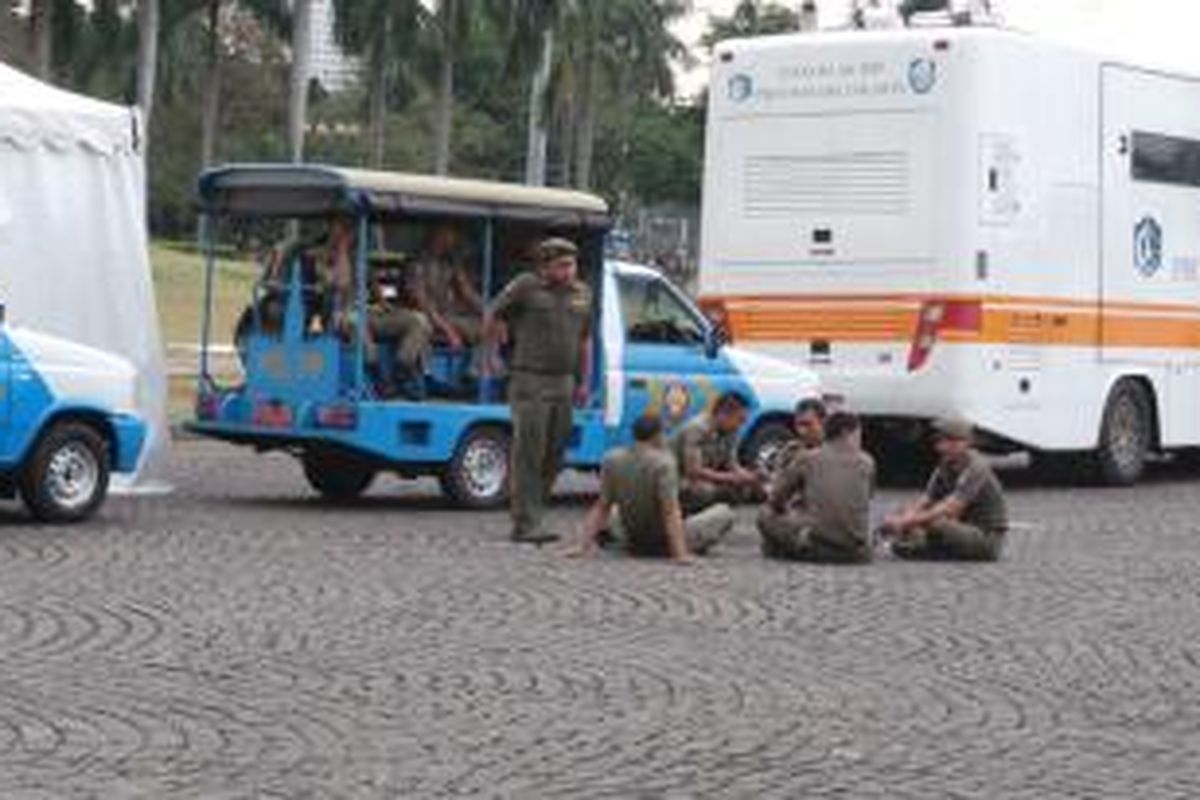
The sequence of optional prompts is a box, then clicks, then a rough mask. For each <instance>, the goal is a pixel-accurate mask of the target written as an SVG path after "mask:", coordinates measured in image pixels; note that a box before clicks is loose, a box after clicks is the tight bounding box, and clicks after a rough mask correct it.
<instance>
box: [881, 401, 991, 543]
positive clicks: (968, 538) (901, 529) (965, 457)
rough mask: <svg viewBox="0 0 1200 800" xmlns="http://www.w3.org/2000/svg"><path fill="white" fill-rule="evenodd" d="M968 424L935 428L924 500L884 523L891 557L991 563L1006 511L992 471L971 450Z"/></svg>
mask: <svg viewBox="0 0 1200 800" xmlns="http://www.w3.org/2000/svg"><path fill="white" fill-rule="evenodd" d="M972 433H973V432H972V428H971V424H970V423H969V422H967V421H966V420H961V419H943V420H938V421H937V422H936V423H935V424H934V448H935V449H936V450H937V454H938V466H937V469H936V470H935V471H934V473H933V477H931V478H930V480H929V486H928V487H927V488H926V489H925V494H924V496H922V497H921V499H920V500H918V501H917V502H915V503H913V504H912V505H910V506H908V507H907V508H906V509H904V510H903V511H901V512H900V513H899V514H894V515H892V516H890V517H888V518H887V520H885V522H884V524H883V528H882V530H881V533H882V534H883V535H884V536H885V537H888V538H891V539H892V540H893V541H892V552H893V553H894V554H895V555H896V556H898V557H900V558H909V559H961V560H966V561H996V560H997V559H999V558H1000V552H1001V550H1002V549H1003V548H1004V536H1005V532H1006V531H1007V530H1008V510H1007V506H1006V504H1005V501H1004V490H1003V488H1002V487H1001V486H1000V480H999V479H998V478H997V477H996V473H995V472H993V471H992V468H991V466H989V465H988V463H987V461H985V460H984V458H983V456H982V455H980V454H979V453H978V452H977V451H976V450H974V449H973V448H972V446H971V438H972Z"/></svg>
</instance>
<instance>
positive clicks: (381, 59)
mask: <svg viewBox="0 0 1200 800" xmlns="http://www.w3.org/2000/svg"><path fill="white" fill-rule="evenodd" d="M427 18H428V14H427V12H426V11H425V7H424V5H422V3H421V2H420V0H335V2H334V36H335V37H336V38H337V41H338V43H339V44H340V45H341V47H342V48H344V49H345V50H346V52H349V53H355V54H359V55H362V56H364V57H365V59H366V62H367V141H368V145H367V163H368V164H369V165H370V166H372V167H380V166H382V165H383V153H384V144H385V139H386V132H387V110H388V98H389V97H390V96H391V93H392V87H393V84H394V82H395V77H396V75H397V73H399V72H401V71H403V70H404V69H405V68H406V67H407V66H408V64H410V63H411V62H410V58H411V55H412V54H413V53H414V52H415V51H416V48H417V44H418V40H419V38H420V33H421V31H422V30H423V28H424V27H425V26H426V25H427V23H428V19H427Z"/></svg>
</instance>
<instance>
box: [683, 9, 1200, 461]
mask: <svg viewBox="0 0 1200 800" xmlns="http://www.w3.org/2000/svg"><path fill="white" fill-rule="evenodd" d="M709 102H710V112H709V122H708V132H707V153H706V166H705V180H704V212H703V242H702V248H701V269H700V293H701V296H702V299H703V301H704V303H705V305H706V306H707V307H709V308H710V309H713V310H717V311H719V312H720V313H723V314H724V315H725V318H726V323H727V327H728V329H729V332H730V335H731V336H732V338H733V339H734V341H736V342H738V343H739V344H740V345H743V346H747V347H752V348H754V349H757V350H760V351H762V352H764V353H769V354H771V355H775V356H779V357H782V358H784V359H786V360H788V361H791V362H792V363H795V364H797V365H805V366H811V367H813V368H815V369H816V370H817V371H818V373H819V374H820V375H821V378H822V381H823V384H824V386H825V388H826V391H828V392H831V393H836V394H842V395H844V396H846V398H847V399H848V401H849V403H850V404H851V406H852V407H854V408H855V409H857V410H858V411H860V412H861V413H863V414H864V415H865V416H867V417H868V419H869V420H870V422H871V423H872V425H871V432H872V433H874V434H875V436H876V441H877V443H879V444H880V445H883V446H887V445H888V444H889V443H890V442H895V441H904V440H908V441H910V442H911V441H915V440H916V438H917V437H919V436H920V435H921V432H922V430H923V425H924V424H925V423H926V422H927V421H928V420H929V419H930V418H932V417H934V416H937V415H942V414H951V413H953V414H961V415H963V416H966V417H967V418H969V419H970V420H971V421H972V422H974V423H975V424H976V425H977V426H978V428H979V430H980V431H981V433H982V434H983V436H984V439H985V441H986V442H987V443H988V444H990V445H991V446H992V447H994V448H996V449H1000V450H1009V451H1015V450H1030V451H1032V452H1033V453H1034V454H1035V455H1039V456H1042V457H1044V458H1045V459H1046V460H1047V461H1052V460H1053V461H1058V460H1063V461H1067V460H1068V459H1069V463H1071V464H1076V463H1079V462H1078V461H1077V459H1079V458H1080V457H1086V460H1087V461H1088V462H1089V463H1090V464H1091V465H1093V466H1094V467H1096V468H1098V471H1099V474H1100V476H1102V477H1103V478H1104V479H1105V480H1106V481H1107V482H1108V483H1112V484H1129V483H1132V482H1134V481H1136V480H1137V479H1138V477H1139V476H1140V474H1141V472H1142V470H1143V467H1144V464H1145V461H1146V457H1147V455H1149V454H1151V453H1154V452H1156V451H1166V450H1174V449H1185V448H1191V447H1195V446H1198V445H1200V80H1198V79H1196V78H1188V77H1184V76H1180V75H1172V74H1167V73H1165V72H1159V71H1153V70H1149V69H1144V68H1139V67H1137V66H1133V65H1129V64H1124V63H1118V62H1115V61H1109V60H1105V59H1104V58H1102V57H1100V56H1096V55H1090V54H1087V53H1084V52H1080V51H1076V50H1073V49H1071V48H1068V47H1066V46H1062V45H1058V44H1052V43H1049V42H1046V41H1044V40H1041V39H1038V38H1036V37H1033V36H1029V35H1024V34H1020V33H1016V32H1011V31H1003V30H998V29H991V28H919V29H911V30H892V31H880V32H865V33H864V32H844V33H829V34H802V35H795V36H778V37H769V38H761V39H751V40H741V41H731V42H728V43H726V44H722V45H721V46H720V47H719V48H718V50H717V53H716V58H715V61H714V72H713V80H712V90H711V95H710V99H709ZM885 452H888V451H886V450H885ZM890 452H898V451H896V450H891V451H890ZM1060 457H1061V458H1060Z"/></svg>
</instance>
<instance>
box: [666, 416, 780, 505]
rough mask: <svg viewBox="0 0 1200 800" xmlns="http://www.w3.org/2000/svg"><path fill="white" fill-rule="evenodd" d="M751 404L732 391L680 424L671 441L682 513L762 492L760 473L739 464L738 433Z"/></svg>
mask: <svg viewBox="0 0 1200 800" xmlns="http://www.w3.org/2000/svg"><path fill="white" fill-rule="evenodd" d="M749 407H750V402H749V401H748V400H747V399H746V398H745V397H744V396H743V395H741V394H738V393H737V392H726V393H725V394H722V395H721V396H720V397H718V398H717V401H716V403H714V404H713V407H712V411H711V412H706V413H703V414H699V415H697V416H696V417H693V418H692V419H691V420H689V421H688V422H686V423H684V424H683V425H682V426H681V427H680V428H679V430H678V431H676V432H675V435H674V436H673V437H672V439H671V450H672V451H673V452H674V454H675V459H676V462H677V463H678V465H679V471H680V473H681V475H682V479H683V481H682V486H681V488H680V495H679V499H680V502H681V503H682V505H683V513H684V514H694V513H696V512H697V511H702V510H703V509H705V508H707V507H709V506H711V505H714V504H716V503H729V504H736V503H754V502H761V501H762V500H763V498H764V497H765V496H766V492H765V490H764V484H765V482H766V481H765V478H764V476H763V475H762V474H761V473H759V472H756V471H754V470H748V469H746V468H745V467H743V466H742V465H741V464H739V463H738V457H737V442H738V431H740V430H741V429H742V426H743V425H745V424H746V414H747V411H748V410H749Z"/></svg>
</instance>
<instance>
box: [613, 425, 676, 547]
mask: <svg viewBox="0 0 1200 800" xmlns="http://www.w3.org/2000/svg"><path fill="white" fill-rule="evenodd" d="M678 496H679V473H678V471H677V469H676V467H675V459H674V458H672V457H671V454H670V453H669V452H667V451H666V450H660V449H658V448H654V447H650V446H647V445H639V444H635V445H633V446H632V447H624V448H621V449H619V450H614V451H613V452H612V453H610V454H609V455H608V456H607V457H606V458H605V459H604V466H603V467H602V468H601V472H600V497H601V499H602V500H603V501H604V502H605V503H607V504H608V505H609V507H611V506H613V505H615V506H616V507H617V513H618V514H619V515H620V517H621V526H622V527H623V528H624V529H625V536H626V537H627V538H628V540H629V548H630V549H631V550H633V551H635V552H636V551H643V552H655V551H660V550H662V549H663V548H665V547H666V537H667V532H666V530H665V528H664V527H663V508H664V507H666V505H667V504H669V503H675V502H678Z"/></svg>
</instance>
